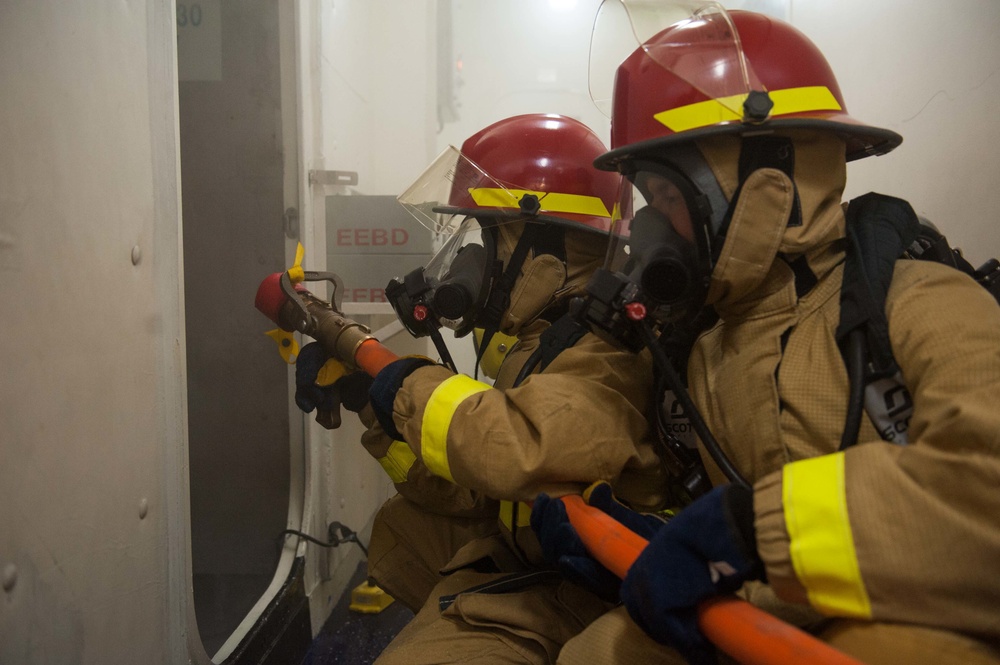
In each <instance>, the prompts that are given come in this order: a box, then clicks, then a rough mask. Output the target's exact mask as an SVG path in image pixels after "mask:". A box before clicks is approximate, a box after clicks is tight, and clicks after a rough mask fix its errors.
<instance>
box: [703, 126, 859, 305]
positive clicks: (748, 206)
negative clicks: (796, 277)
mask: <svg viewBox="0 0 1000 665" xmlns="http://www.w3.org/2000/svg"><path fill="white" fill-rule="evenodd" d="M787 135H788V136H789V137H790V138H791V139H792V144H793V146H794V151H795V154H794V167H793V171H792V177H791V178H789V177H788V176H787V175H786V174H785V173H782V172H781V171H779V170H777V169H772V168H765V169H759V170H757V171H755V172H753V173H752V174H751V175H750V176H749V177H747V179H746V182H745V183H744V185H743V188H742V189H741V190H740V194H739V199H738V200H737V201H736V205H735V206H733V207H732V217H731V220H730V223H729V226H728V228H727V230H726V233H725V239H724V241H723V244H722V249H721V252H720V254H719V258H718V260H717V262H716V264H715V266H714V268H713V270H712V276H711V281H710V286H709V292H708V296H707V302H708V304H712V305H714V306H715V307H716V309H717V310H718V311H719V313H720V315H724V314H725V312H726V310H727V309H729V308H732V307H735V306H740V307H745V306H747V305H749V304H751V303H752V302H753V301H755V300H757V299H759V298H762V297H764V296H765V295H767V293H768V292H770V291H771V290H772V289H771V288H762V285H763V284H765V280H769V277H770V280H769V281H768V282H767V283H768V284H772V282H773V280H775V279H778V281H779V282H782V283H783V282H784V281H787V279H791V278H792V272H791V269H790V268H789V263H790V262H791V261H794V260H795V259H798V258H800V257H804V258H805V260H806V262H807V265H808V267H809V269H810V271H811V272H812V273H813V274H814V275H815V276H816V277H817V278H819V277H822V276H823V275H825V274H826V273H827V272H829V270H830V269H832V268H833V266H834V265H836V263H837V261H839V250H838V249H837V247H836V246H834V245H833V243H834V242H835V241H836V240H838V239H840V238H843V237H844V213H843V210H842V207H841V196H842V194H843V191H844V185H845V182H846V178H847V175H846V171H847V169H846V161H845V158H844V143H843V141H842V140H841V139H840V138H838V137H837V136H836V135H833V134H830V133H827V132H818V131H809V130H802V131H794V132H789V133H788V134H787ZM698 148H699V149H700V150H701V152H702V154H703V155H704V156H705V159H706V161H707V162H708V164H709V166H710V168H711V169H712V171H713V172H714V173H715V175H716V178H717V179H718V181H719V184H720V185H721V187H722V189H723V191H724V192H725V195H726V198H727V199H729V200H732V197H733V196H734V194H735V192H736V189H737V186H738V184H739V180H738V173H737V169H738V165H739V161H740V141H739V139H737V138H736V137H714V138H710V139H704V140H702V141H699V142H698ZM796 207H797V208H798V210H799V212H800V216H799V215H793V214H792V212H793V210H795V209H796ZM790 220H791V222H792V224H791V225H789V222H790ZM799 220H801V221H799ZM779 256H781V257H782V259H780V260H779V259H778V257H779ZM776 272H778V273H780V274H781V275H782V276H783V278H782V279H779V278H778V275H775V273H776ZM772 286H777V285H776V284H772Z"/></svg>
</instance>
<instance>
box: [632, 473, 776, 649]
mask: <svg viewBox="0 0 1000 665" xmlns="http://www.w3.org/2000/svg"><path fill="white" fill-rule="evenodd" d="M763 578H764V566H763V563H762V562H761V560H760V557H759V556H758V555H757V547H756V539H755V536H754V526H753V491H752V490H750V489H748V488H745V487H741V486H738V485H725V486H722V487H717V488H715V489H713V490H712V491H711V492H709V493H708V494H705V495H704V496H702V497H699V498H698V499H697V500H696V501H694V502H693V503H692V504H691V505H689V506H688V507H686V508H684V509H683V510H682V511H681V512H680V513H679V514H678V515H677V517H675V518H673V519H672V520H670V522H668V523H667V525H666V526H664V527H663V528H662V529H660V530H659V531H658V532H657V533H656V534H655V535H654V536H653V537H652V538H651V539H650V541H649V545H648V546H647V547H646V549H644V550H643V552H642V554H640V555H639V558H638V559H636V562H635V563H634V564H633V565H632V567H631V568H630V569H629V571H628V574H627V575H626V576H625V581H624V582H623V583H622V588H621V598H622V601H623V602H624V603H625V607H626V609H627V610H628V613H629V615H631V617H632V619H633V620H634V621H635V622H636V623H637V624H638V625H639V626H640V627H641V628H642V629H643V630H644V631H646V633H648V634H649V635H650V636H651V637H652V638H653V639H655V640H656V641H657V642H660V643H662V644H667V645H669V646H672V647H673V648H675V649H677V650H678V651H679V652H681V654H683V655H684V657H685V658H686V659H687V661H688V662H689V663H691V664H692V665H709V664H714V663H715V662H716V657H715V649H714V647H713V646H712V645H711V644H710V643H709V642H708V640H707V639H706V638H705V636H704V635H702V633H701V631H699V630H698V614H697V607H698V604H699V603H701V602H702V601H703V600H706V599H708V598H710V597H712V596H717V595H720V594H728V593H732V592H734V591H736V590H737V589H739V588H740V587H741V586H742V585H743V583H744V582H746V581H747V580H755V579H763Z"/></svg>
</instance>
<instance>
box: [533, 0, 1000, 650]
mask: <svg viewBox="0 0 1000 665" xmlns="http://www.w3.org/2000/svg"><path fill="white" fill-rule="evenodd" d="M624 5H625V6H626V7H628V6H629V5H630V3H629V2H625V3H624ZM635 16H636V15H635V14H634V15H633V17H635ZM644 16H645V17H647V18H648V14H644ZM673 20H676V18H675V19H673ZM666 25H669V26H670V27H666V28H665V29H662V30H659V31H651V30H650V31H647V32H645V33H643V32H642V31H639V30H637V31H636V34H638V35H641V36H640V39H644V40H645V42H644V43H643V44H642V45H641V47H640V48H638V49H637V50H636V51H635V52H634V53H633V55H632V56H630V57H629V58H627V59H626V60H625V61H624V62H623V63H622V64H621V66H620V67H619V69H618V72H617V78H616V82H615V90H614V115H613V120H612V150H611V151H610V152H609V153H607V154H605V155H603V156H601V157H600V158H599V159H598V160H597V162H596V163H597V166H598V167H600V168H602V169H608V170H614V171H617V172H619V173H622V174H624V175H625V176H626V177H628V178H629V180H631V181H632V182H633V183H634V185H635V186H636V188H637V190H638V192H639V193H640V194H641V199H638V200H637V201H636V208H637V210H636V212H635V214H634V216H633V218H632V222H631V234H632V235H631V239H632V242H631V247H630V254H628V255H623V256H624V258H627V262H626V263H622V264H620V265H610V266H609V268H610V269H611V271H612V274H616V275H618V276H620V277H621V279H622V280H624V281H626V282H632V283H635V284H637V285H638V286H639V288H640V291H641V292H642V294H643V297H644V298H646V300H645V304H647V305H648V308H649V311H650V312H651V313H653V314H652V317H651V318H652V319H653V320H651V321H646V322H645V324H646V325H649V326H650V327H651V328H656V327H659V328H660V329H661V330H667V329H669V327H670V326H671V325H674V324H675V323H676V322H677V320H683V319H684V318H685V317H689V316H690V315H691V314H692V312H694V311H696V310H697V309H698V307H699V305H701V304H706V305H708V306H711V307H713V308H714V310H715V312H716V313H717V314H718V317H719V320H718V322H717V323H715V324H714V325H713V326H711V327H710V328H708V329H707V330H705V331H704V332H703V333H702V334H701V336H700V337H699V338H698V340H697V342H696V343H695V345H694V348H693V350H692V352H691V354H690V357H689V359H688V360H687V363H686V370H687V382H688V385H689V388H690V396H691V397H692V398H693V403H694V405H695V406H696V407H697V409H698V411H699V412H700V414H701V415H702V417H703V418H704V421H705V423H706V425H707V429H708V431H709V433H710V435H711V438H712V439H713V441H712V443H713V444H716V445H717V447H718V450H715V451H713V450H711V449H710V447H709V445H708V443H709V442H708V441H706V437H705V436H704V435H703V434H702V433H701V432H699V438H700V443H701V444H703V447H702V448H701V453H702V458H703V460H704V461H705V462H706V466H707V467H708V471H709V474H710V476H711V477H712V480H713V484H714V485H715V488H714V489H712V490H711V491H709V492H707V493H706V494H704V495H702V496H701V497H699V498H697V499H696V500H695V501H694V502H693V503H691V504H690V505H689V506H687V507H685V508H683V509H682V510H681V511H680V513H679V515H678V516H677V517H675V518H673V519H672V520H670V521H669V522H667V523H666V524H665V525H664V526H660V527H659V528H658V529H655V530H652V531H651V532H649V533H647V534H646V535H647V537H648V538H649V541H650V544H649V546H648V547H647V548H646V549H645V550H644V552H643V554H642V555H641V556H640V557H639V558H638V560H637V561H636V562H635V564H634V565H633V566H632V567H631V569H630V570H629V572H628V574H627V576H626V578H625V580H624V581H623V582H622V585H621V589H620V596H621V599H622V601H623V603H624V606H623V607H621V608H618V609H616V610H614V611H612V612H610V613H609V614H607V615H605V616H604V617H602V618H601V619H598V620H597V621H596V622H595V623H593V624H592V625H591V626H590V627H589V628H588V629H587V630H586V631H585V632H584V633H583V634H581V635H580V636H578V637H576V638H574V639H573V640H571V641H570V642H569V643H568V644H567V645H566V647H565V648H564V650H563V652H562V653H561V655H560V659H559V660H560V662H561V663H597V662H602V663H610V662H615V663H638V662H643V663H647V662H649V663H651V662H658V663H672V662H673V663H680V662H683V661H684V660H685V659H686V660H687V661H688V662H691V663H711V662H714V661H715V660H716V654H715V653H714V651H713V649H712V647H711V645H710V644H708V643H707V642H706V641H705V639H704V637H703V636H702V635H701V633H700V632H699V631H698V628H697V624H696V617H695V608H696V607H697V606H698V604H699V603H700V602H702V601H703V600H705V599H707V598H709V597H711V596H713V595H716V594H720V593H729V592H733V591H737V590H741V592H742V593H743V594H744V595H746V596H747V597H748V598H749V599H750V600H751V602H757V603H758V604H761V605H763V606H765V608H766V609H768V610H769V611H772V612H775V613H776V614H778V615H779V616H784V617H787V618H791V617H793V616H795V614H790V613H788V612H787V611H786V610H790V609H795V608H797V609H798V610H799V611H798V612H797V616H798V619H797V622H798V623H799V624H800V625H802V626H804V627H806V628H807V629H808V630H810V631H812V632H814V633H815V634H816V635H817V636H818V637H819V638H820V639H821V640H823V641H825V642H828V643H830V644H832V645H833V646H835V647H837V648H838V649H840V650H842V651H843V652H846V653H847V654H850V655H852V656H854V657H855V658H857V659H859V660H861V661H863V662H865V663H873V664H889V663H892V664H895V663H927V664H931V663H935V664H936V663H997V662H1000V656H998V651H997V647H998V644H1000V408H998V406H1000V402H998V400H1000V308H998V307H997V303H996V302H995V301H994V300H993V298H992V297H991V296H990V295H989V293H987V292H986V290H985V289H983V288H981V287H980V286H979V285H977V284H976V283H975V282H974V281H973V280H972V279H969V277H968V276H966V275H964V274H962V273H960V272H959V271H957V270H955V269H953V268H951V267H948V266H944V265H941V264H940V263H935V262H931V261H917V260H909V259H905V258H903V259H900V260H895V259H896V257H898V256H899V253H897V254H894V255H890V256H889V260H888V261H885V262H884V263H885V264H886V265H887V266H888V267H889V270H888V271H887V274H888V277H889V278H890V279H891V282H890V283H889V285H888V288H887V292H886V293H885V294H884V297H883V298H881V299H879V298H877V297H876V298H875V299H874V300H873V301H872V302H873V303H874V304H875V307H873V308H872V311H873V312H874V313H875V314H879V313H884V315H885V319H886V321H887V327H886V328H884V330H885V331H886V334H887V339H888V342H889V343H890V344H889V346H891V355H892V356H893V357H894V361H895V368H898V372H897V373H896V374H895V375H888V374H887V373H886V372H883V373H882V375H881V376H873V375H874V374H875V373H876V370H877V369H878V367H879V365H880V363H879V362H876V361H877V360H878V359H877V358H872V357H866V356H865V355H860V354H862V353H863V351H864V348H865V345H866V343H865V341H864V339H862V337H863V336H864V335H869V336H871V335H872V334H873V332H877V331H873V330H872V329H868V330H867V332H865V333H863V336H862V337H857V336H855V335H853V334H851V329H850V328H851V327H850V325H845V321H846V319H845V318H844V317H842V310H845V314H846V313H847V310H848V309H849V308H850V309H852V310H853V309H854V308H855V306H856V305H857V302H848V301H845V304H844V305H843V306H842V303H841V292H842V290H844V289H846V288H847V287H848V283H849V282H850V279H849V280H847V281H845V279H844V274H845V270H847V271H848V272H850V271H851V270H852V269H853V268H852V267H851V265H850V264H851V261H850V260H846V261H845V257H849V256H853V255H854V254H853V253H854V252H855V250H856V248H855V245H864V244H865V238H866V237H870V236H868V235H867V234H870V233H879V232H880V230H881V229H882V228H884V226H885V223H886V222H887V221H888V220H890V219H896V218H909V217H913V218H914V219H915V215H913V213H912V209H910V208H909V206H908V205H907V204H906V203H905V202H903V201H900V200H899V199H891V198H888V197H881V196H878V195H871V196H866V197H861V198H859V199H856V200H854V201H853V202H851V203H850V205H848V204H844V203H842V200H841V196H842V193H843V190H844V186H845V181H846V163H847V162H848V161H851V160H855V159H861V158H865V157H868V156H873V155H881V154H885V153H887V152H889V151H890V150H892V149H893V148H895V147H896V146H897V145H898V144H899V143H900V141H901V139H900V137H899V136H898V135H896V134H895V133H893V132H891V131H887V130H884V129H878V128H875V127H871V126H867V125H864V124H862V123H860V122H858V121H857V120H855V119H854V118H852V117H851V116H849V115H848V113H847V110H846V108H845V105H844V100H843V98H842V96H841V92H840V90H839V88H838V86H837V82H836V80H835V79H834V77H833V74H832V72H831V71H830V69H829V66H828V65H827V63H826V61H825V59H824V58H823V56H822V55H821V54H820V52H819V51H818V50H817V49H816V48H815V46H814V45H813V44H812V43H811V42H810V41H809V40H808V39H807V38H806V37H804V36H803V35H802V34H801V33H799V32H798V31H796V30H795V29H793V28H792V27H791V26H789V25H787V24H785V23H783V22H780V21H778V20H775V19H772V18H769V17H766V16H763V15H760V14H755V13H750V12H739V11H732V12H726V11H724V10H722V9H721V8H720V7H718V6H717V5H716V6H714V7H710V8H707V9H702V10H701V11H699V12H697V13H695V14H694V15H692V16H690V17H689V18H687V19H685V20H682V21H680V22H677V23H673V24H671V23H670V22H667V23H665V24H664V26H666ZM886 166H887V167H891V164H890V163H887V164H886ZM640 201H641V202H640ZM643 206H644V207H643ZM879 237H881V238H884V236H879ZM640 238H641V242H640V241H639V239H640ZM905 242H907V241H906V240H904V241H903V247H905V246H906V245H905ZM874 244H875V245H876V247H874V248H873V249H874V251H876V252H878V251H881V249H882V248H883V247H884V241H881V240H880V241H879V242H877V243H874ZM667 268H669V270H668V269H667ZM876 272H878V271H877V270H876ZM664 275H669V276H670V278H671V280H670V281H669V283H667V282H665V281H663V276H664ZM875 318H877V317H875ZM874 341H875V340H872V341H871V344H868V346H874ZM859 350H860V351H859ZM854 353H859V355H857V356H852V354H854ZM845 355H846V356H847V362H845ZM855 360H860V363H859V366H860V368H861V373H864V372H865V371H866V370H867V372H868V376H867V377H864V378H875V379H878V381H874V382H871V383H870V385H869V386H868V393H869V397H874V398H875V399H873V400H869V402H870V403H869V404H866V407H865V410H864V411H856V412H855V415H858V416H862V417H860V422H859V423H858V422H857V421H855V424H853V425H850V424H848V426H847V427H845V423H850V417H849V411H850V405H851V404H852V403H853V399H849V393H850V392H851V383H852V381H851V379H850V378H849V377H850V376H851V374H850V373H849V371H848V369H847V368H848V366H849V365H851V364H852V363H853V362H854V361H855ZM890 365H891V363H890ZM884 367H885V366H884V365H883V369H884ZM884 381H889V382H890V383H884ZM857 385H858V386H859V387H862V388H863V387H864V383H863V382H862V383H861V384H857ZM885 386H894V387H889V388H886V387H885ZM860 398H861V392H860V391H858V394H857V400H858V401H857V403H858V404H860ZM907 406H910V407H912V409H911V412H907V411H906V407H907ZM901 414H905V415H901ZM907 418H908V420H907ZM875 422H878V423H879V425H878V426H876V425H875V424H873V423H875ZM852 430H853V431H852ZM845 432H846V434H845ZM855 434H856V436H855ZM904 435H905V436H904ZM716 460H721V461H722V462H720V463H717V461H716ZM726 464H728V465H731V472H730V473H729V474H726V473H724V472H723V470H722V469H723V466H725V465H726ZM595 495H597V493H596V492H595ZM600 496H601V497H602V500H603V501H604V504H603V505H605V506H610V509H609V512H612V513H614V512H615V510H614V509H613V508H614V506H613V505H611V504H609V503H607V501H606V499H607V493H606V492H605V493H602V494H600ZM592 503H594V502H593V501H592ZM535 507H536V509H537V512H538V513H539V514H537V515H535V516H534V517H533V522H534V523H536V524H537V525H538V527H539V532H540V536H541V539H542V541H543V542H544V541H545V540H546V533H549V532H552V531H553V530H556V529H562V533H566V528H565V527H566V523H565V520H564V519H563V518H561V516H559V515H558V514H557V513H558V506H557V502H552V501H546V500H544V499H540V500H539V501H536V503H535ZM620 521H625V520H624V519H623V520H620ZM565 556H566V560H567V561H569V562H572V560H573V558H574V557H573V555H565ZM765 581H766V584H765ZM773 595H776V596H777V599H779V600H780V603H779V602H776V600H775V599H774V598H773ZM768 599H769V600H768ZM765 601H766V602H765ZM783 604H784V605H783ZM629 617H631V620H630V619H629ZM640 629H641V630H640ZM650 638H652V639H650ZM678 651H679V652H680V654H678Z"/></svg>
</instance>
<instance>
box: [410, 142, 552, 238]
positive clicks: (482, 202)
mask: <svg viewBox="0 0 1000 665" xmlns="http://www.w3.org/2000/svg"><path fill="white" fill-rule="evenodd" d="M396 198H397V200H398V201H399V202H400V203H401V204H402V205H403V207H404V208H406V210H407V211H408V212H409V213H410V214H411V215H413V217H414V218H416V220H417V221H418V222H420V223H421V224H422V225H423V226H425V227H427V228H428V229H430V230H431V231H433V232H434V233H437V234H441V235H445V236H450V235H453V234H455V233H459V232H465V231H468V230H470V229H471V228H472V227H469V226H468V225H464V224H463V222H464V221H465V220H466V219H467V218H468V217H469V216H471V215H476V216H482V217H490V218H491V219H493V220H495V221H494V223H497V224H502V223H506V222H511V221H516V220H519V219H524V218H525V217H527V216H530V215H533V214H537V213H539V212H545V206H544V205H540V203H539V202H540V200H541V199H543V198H544V194H543V193H540V192H531V191H528V190H525V189H520V188H518V187H517V186H516V185H514V184H512V183H501V182H500V181H499V180H497V179H495V178H493V177H492V176H490V175H489V174H488V173H486V171H484V170H483V169H482V168H480V167H479V165H477V164H476V163H475V162H473V161H472V160H471V159H469V158H467V157H466V156H465V155H463V154H462V153H461V152H460V151H459V150H458V148H456V147H455V146H448V147H447V148H446V149H445V150H444V152H442V153H441V154H440V155H438V157H437V159H435V160H434V161H433V162H432V163H431V165H430V166H428V167H427V169H426V170H424V172H423V173H422V174H421V175H420V177H419V178H417V179H416V180H415V181H414V182H413V184H412V185H410V186H409V187H408V188H407V189H406V191H404V192H403V193H402V194H400V195H399V196H398V197H396Z"/></svg>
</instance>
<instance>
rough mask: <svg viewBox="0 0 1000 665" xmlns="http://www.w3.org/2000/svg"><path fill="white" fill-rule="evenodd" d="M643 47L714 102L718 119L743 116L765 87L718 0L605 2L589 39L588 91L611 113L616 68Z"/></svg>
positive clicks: (655, 60) (601, 106)
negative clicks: (754, 92)
mask: <svg viewBox="0 0 1000 665" xmlns="http://www.w3.org/2000/svg"><path fill="white" fill-rule="evenodd" d="M639 48H641V49H642V50H643V51H644V52H645V54H646V56H647V57H648V58H649V59H650V60H652V61H653V62H654V63H656V64H657V65H658V66H659V67H661V68H663V69H664V70H666V71H669V72H671V73H672V74H673V75H674V76H676V77H677V78H678V79H680V80H682V81H684V82H685V83H686V84H687V85H689V86H690V87H692V88H694V89H695V90H698V91H699V92H700V93H701V94H702V95H704V97H707V98H708V99H710V100H714V102H715V104H714V105H715V106H717V108H716V109H713V112H714V113H717V114H718V119H717V122H723V121H726V120H739V119H741V118H742V117H743V101H744V99H745V98H746V96H747V95H748V94H749V92H750V91H751V90H761V89H763V88H762V86H761V83H760V81H759V80H758V78H757V76H756V75H755V74H754V72H753V69H752V67H750V66H749V65H748V63H747V61H746V58H744V56H743V49H742V46H741V44H740V39H739V33H738V32H737V31H736V28H735V27H734V26H733V22H732V19H731V18H730V15H729V13H728V12H727V11H726V10H725V9H724V8H723V7H722V5H720V4H719V3H717V2H706V1H704V0H703V1H697V0H696V1H691V0H675V1H670V0H666V1H665V0H603V2H602V3H601V6H600V7H599V8H598V11H597V16H596V19H595V21H594V28H593V32H592V33H591V41H590V95H591V99H592V100H593V102H594V104H595V105H596V106H597V107H598V109H600V110H601V111H602V112H603V113H604V114H605V115H607V116H608V117H611V114H612V105H613V104H612V103H613V92H614V82H615V72H616V70H617V68H618V66H619V65H620V64H621V63H622V62H623V61H624V60H625V59H626V58H627V57H628V56H630V55H632V53H633V52H634V51H635V50H636V49H639Z"/></svg>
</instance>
